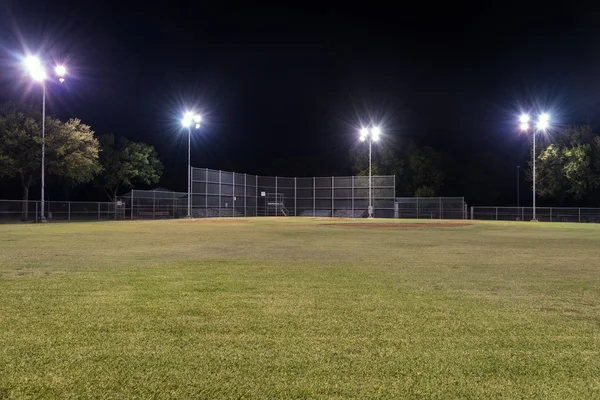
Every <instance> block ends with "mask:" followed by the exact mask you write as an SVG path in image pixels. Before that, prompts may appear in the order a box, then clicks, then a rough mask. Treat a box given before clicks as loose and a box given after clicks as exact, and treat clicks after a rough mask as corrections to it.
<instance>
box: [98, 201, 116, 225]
mask: <svg viewBox="0 0 600 400" xmlns="http://www.w3.org/2000/svg"><path fill="white" fill-rule="evenodd" d="M116 203H117V202H116V201H115V205H116ZM115 208H116V207H115ZM98 221H100V203H99V202H98Z"/></svg>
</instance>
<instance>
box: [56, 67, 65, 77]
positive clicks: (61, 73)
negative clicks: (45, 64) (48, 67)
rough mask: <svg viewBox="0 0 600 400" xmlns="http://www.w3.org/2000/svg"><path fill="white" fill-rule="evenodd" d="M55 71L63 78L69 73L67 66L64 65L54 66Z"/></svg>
mask: <svg viewBox="0 0 600 400" xmlns="http://www.w3.org/2000/svg"><path fill="white" fill-rule="evenodd" d="M54 72H56V75H58V76H60V77H61V78H62V77H63V76H65V75H66V74H67V68H66V67H65V66H64V65H57V66H56V68H54Z"/></svg>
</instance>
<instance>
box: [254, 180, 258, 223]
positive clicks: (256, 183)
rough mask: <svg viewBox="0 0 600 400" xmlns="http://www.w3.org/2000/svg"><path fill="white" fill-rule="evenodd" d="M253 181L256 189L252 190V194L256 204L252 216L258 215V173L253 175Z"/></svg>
mask: <svg viewBox="0 0 600 400" xmlns="http://www.w3.org/2000/svg"><path fill="white" fill-rule="evenodd" d="M254 182H255V185H256V186H255V188H256V190H255V191H254V196H255V197H256V206H255V207H256V209H255V210H254V211H255V214H254V216H255V217H258V175H254Z"/></svg>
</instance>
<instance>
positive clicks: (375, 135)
mask: <svg viewBox="0 0 600 400" xmlns="http://www.w3.org/2000/svg"><path fill="white" fill-rule="evenodd" d="M359 133H360V136H359V139H360V141H361V142H364V141H365V140H367V139H369V210H368V217H369V218H373V203H372V200H373V196H372V194H373V184H372V182H373V177H372V175H371V169H372V165H371V153H372V147H373V142H374V141H375V142H376V141H377V140H379V137H380V136H381V128H379V127H378V126H373V127H371V128H367V127H364V128H361V129H360V131H359Z"/></svg>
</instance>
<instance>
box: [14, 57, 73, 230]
mask: <svg viewBox="0 0 600 400" xmlns="http://www.w3.org/2000/svg"><path fill="white" fill-rule="evenodd" d="M23 65H24V67H25V70H26V72H27V73H28V74H29V76H31V79H33V80H34V81H35V82H40V84H41V85H42V168H41V169H42V172H41V177H42V179H41V189H42V193H41V198H40V221H41V222H46V215H45V214H44V205H45V201H44V200H45V199H44V193H45V191H46V190H45V189H46V180H45V160H46V124H45V122H46V83H45V82H44V81H45V80H47V79H48V76H47V75H46V69H45V68H44V63H43V62H42V61H41V60H40V59H39V58H38V57H36V56H32V55H30V56H27V57H25V58H24V59H23ZM54 72H56V75H57V76H58V81H59V82H60V83H63V82H64V81H65V78H64V76H65V74H66V73H67V69H66V68H65V67H64V66H63V65H58V66H56V68H55V69H54ZM36 218H37V216H36Z"/></svg>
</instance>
